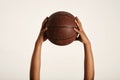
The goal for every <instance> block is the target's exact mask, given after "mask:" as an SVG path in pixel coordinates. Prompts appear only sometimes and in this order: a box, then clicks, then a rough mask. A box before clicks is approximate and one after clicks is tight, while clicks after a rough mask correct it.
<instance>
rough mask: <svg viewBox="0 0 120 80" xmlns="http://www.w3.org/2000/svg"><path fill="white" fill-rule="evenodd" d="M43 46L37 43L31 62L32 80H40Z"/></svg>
mask: <svg viewBox="0 0 120 80" xmlns="http://www.w3.org/2000/svg"><path fill="white" fill-rule="evenodd" d="M41 46H42V45H41V44H38V43H36V44H35V47H34V51H33V55H32V60H31V68H30V80H40V66H41Z"/></svg>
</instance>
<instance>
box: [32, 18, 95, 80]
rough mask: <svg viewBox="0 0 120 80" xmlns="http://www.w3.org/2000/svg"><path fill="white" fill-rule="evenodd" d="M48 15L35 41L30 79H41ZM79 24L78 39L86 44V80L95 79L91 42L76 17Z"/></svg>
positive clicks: (77, 28)
mask: <svg viewBox="0 0 120 80" xmlns="http://www.w3.org/2000/svg"><path fill="white" fill-rule="evenodd" d="M47 20H48V17H47V18H46V19H45V20H44V21H43V23H42V28H41V31H40V34H39V36H38V38H37V40H36V42H35V47H34V51H33V55H32V59H31V67H30V80H40V66H41V48H42V44H43V42H44V41H45V40H46V38H45V37H44V33H45V32H46V31H47V27H46V23H47ZM75 23H76V25H77V27H76V28H74V30H75V31H76V32H77V33H78V34H79V37H78V38H76V40H78V41H80V42H82V43H83V46H84V54H85V57H84V80H94V59H93V54H92V48H91V43H90V41H89V39H88V37H87V35H86V34H85V32H84V30H83V28H82V25H81V22H80V20H79V19H78V18H77V17H75Z"/></svg>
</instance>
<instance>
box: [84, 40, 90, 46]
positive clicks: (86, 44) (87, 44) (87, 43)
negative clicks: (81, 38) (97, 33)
mask: <svg viewBox="0 0 120 80" xmlns="http://www.w3.org/2000/svg"><path fill="white" fill-rule="evenodd" d="M83 44H84V46H91V43H90V42H89V41H88V42H86V43H83Z"/></svg>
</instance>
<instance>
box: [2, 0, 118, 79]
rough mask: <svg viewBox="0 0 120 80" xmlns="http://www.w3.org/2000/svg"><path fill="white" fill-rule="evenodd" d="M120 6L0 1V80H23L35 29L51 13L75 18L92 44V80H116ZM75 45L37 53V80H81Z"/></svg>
mask: <svg viewBox="0 0 120 80" xmlns="http://www.w3.org/2000/svg"><path fill="white" fill-rule="evenodd" d="M119 4H120V0H0V80H29V70H30V61H31V56H32V52H33V49H34V43H35V41H36V39H37V36H38V34H39V31H40V28H41V23H42V21H43V20H44V19H45V17H46V16H50V15H51V14H52V13H54V12H56V11H67V12H70V13H72V14H73V15H74V16H78V17H79V19H80V21H81V22H82V25H83V28H84V31H85V32H86V34H87V35H88V38H89V39H90V41H91V44H92V50H93V55H94V61H95V80H120V76H119V75H120V62H119V61H120V47H119V45H120V42H119V41H120V35H119V34H120V30H119V29H120V6H119ZM83 71H84V49H83V45H82V43H80V42H77V41H74V42H73V43H71V44H70V45H67V46H56V45H54V44H52V43H51V42H50V41H48V40H47V41H46V42H44V44H43V47H42V65H41V80H83V73H84V72H83Z"/></svg>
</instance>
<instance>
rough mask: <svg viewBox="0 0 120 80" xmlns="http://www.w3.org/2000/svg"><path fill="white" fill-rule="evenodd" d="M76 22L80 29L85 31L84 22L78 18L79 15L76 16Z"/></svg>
mask: <svg viewBox="0 0 120 80" xmlns="http://www.w3.org/2000/svg"><path fill="white" fill-rule="evenodd" d="M75 22H76V23H77V25H78V27H79V29H80V31H83V28H82V24H81V22H80V20H79V19H78V17H76V19H75Z"/></svg>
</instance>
